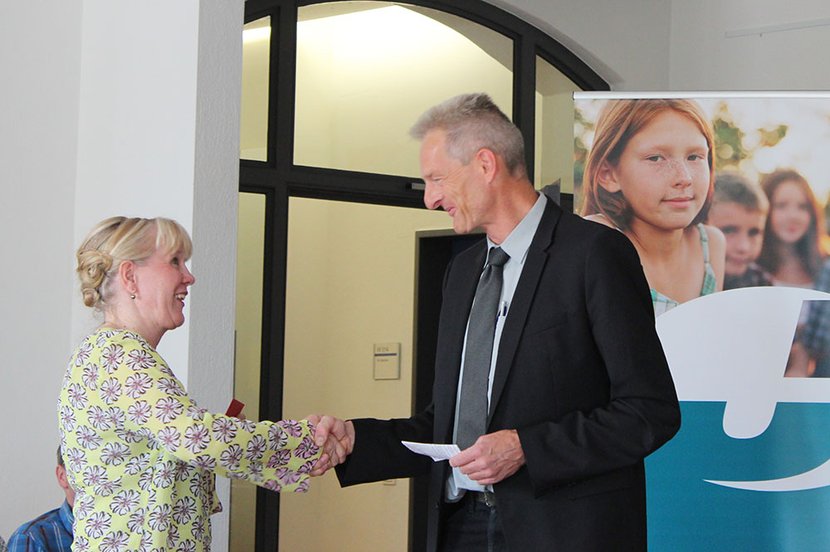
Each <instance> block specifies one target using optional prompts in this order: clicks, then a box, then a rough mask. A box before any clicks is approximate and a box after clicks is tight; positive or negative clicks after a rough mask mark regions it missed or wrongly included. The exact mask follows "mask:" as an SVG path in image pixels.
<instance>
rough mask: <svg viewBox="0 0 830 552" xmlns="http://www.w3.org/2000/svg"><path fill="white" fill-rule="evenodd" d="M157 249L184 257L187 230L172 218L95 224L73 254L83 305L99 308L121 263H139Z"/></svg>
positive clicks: (186, 255)
mask: <svg viewBox="0 0 830 552" xmlns="http://www.w3.org/2000/svg"><path fill="white" fill-rule="evenodd" d="M156 250H161V251H162V252H163V253H165V254H168V253H174V252H178V251H181V253H182V256H183V257H184V258H183V259H182V260H187V259H189V258H190V255H191V253H192V250H193V245H192V243H191V241H190V236H189V235H188V234H187V231H186V230H185V229H184V228H182V226H181V225H180V224H179V223H178V222H176V221H174V220H171V219H166V218H161V217H156V218H152V219H146V218H127V217H111V218H108V219H105V220H102V221H101V222H99V223H98V224H97V225H95V227H94V228H93V229H92V230H91V231H90V232H89V234H88V235H87V237H86V239H84V241H83V243H82V244H81V246H80V247H79V248H78V252H77V253H76V257H77V259H78V268H77V269H76V270H77V272H78V278H79V279H80V281H81V295H82V296H83V300H84V305H86V306H87V307H94V308H98V309H100V308H102V307H103V305H104V304H105V303H106V302H107V299H108V298H109V295H110V289H109V287H110V284H111V282H112V280H113V279H114V276H115V275H116V274H117V273H118V267H120V266H121V263H123V262H124V261H133V262H141V261H143V260H145V259H146V258H147V257H149V256H150V255H152V254H153V253H154V252H155V251H156Z"/></svg>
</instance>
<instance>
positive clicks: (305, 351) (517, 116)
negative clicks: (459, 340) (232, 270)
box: [231, 0, 608, 550]
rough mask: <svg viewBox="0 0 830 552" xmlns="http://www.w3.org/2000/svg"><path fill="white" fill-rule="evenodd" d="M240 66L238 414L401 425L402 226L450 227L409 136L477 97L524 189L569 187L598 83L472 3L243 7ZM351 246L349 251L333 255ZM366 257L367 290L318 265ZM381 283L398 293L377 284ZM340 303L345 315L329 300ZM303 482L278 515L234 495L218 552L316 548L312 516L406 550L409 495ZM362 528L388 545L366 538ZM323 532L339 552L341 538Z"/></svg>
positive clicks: (407, 232) (412, 541) (410, 534)
mask: <svg viewBox="0 0 830 552" xmlns="http://www.w3.org/2000/svg"><path fill="white" fill-rule="evenodd" d="M243 56H244V62H243V104H242V136H241V153H240V157H241V162H240V192H241V195H240V217H239V219H240V242H239V249H240V260H239V271H238V278H237V280H238V284H237V287H238V290H239V291H238V301H237V304H238V314H237V335H238V337H237V378H236V388H237V391H236V394H237V396H240V395H241V396H243V400H244V395H245V394H247V395H248V396H250V397H251V398H249V399H248V400H245V402H247V403H248V404H249V410H248V415H249V416H250V417H252V418H254V417H256V418H260V419H279V418H281V417H283V416H302V415H305V414H308V413H309V412H311V411H314V410H327V407H328V408H336V409H337V410H336V411H333V412H332V413H333V414H337V415H342V416H357V415H373V416H379V417H391V416H406V415H408V414H409V413H410V412H412V411H413V410H414V409H416V408H417V407H418V406H419V405H417V404H416V402H417V401H416V398H415V397H414V394H413V388H412V381H411V380H412V365H413V362H412V356H413V354H414V353H413V351H414V347H413V343H412V341H413V338H412V333H413V332H412V330H411V324H412V318H413V317H414V308H413V306H412V295H413V293H412V291H411V288H412V286H414V281H415V276H414V270H413V268H412V266H411V263H412V259H414V254H413V253H412V251H411V249H412V248H414V247H415V232H416V231H417V230H424V229H433V228H447V227H449V222H448V220H446V219H445V218H443V215H442V214H441V213H431V212H426V211H425V210H424V209H423V205H422V201H421V191H420V185H421V182H420V179H419V178H418V177H417V175H418V173H419V171H418V166H417V158H418V155H417V149H418V145H417V144H416V143H415V142H414V141H411V140H409V139H408V137H407V130H408V128H409V126H410V125H411V124H412V122H413V121H414V119H415V118H416V117H417V115H418V114H420V113H421V112H422V111H423V110H424V109H426V108H427V107H429V106H431V105H433V104H435V103H437V102H439V101H441V100H443V99H445V98H447V97H449V96H452V95H454V94H458V93H462V92H470V91H479V90H483V91H486V92H488V93H489V94H490V95H491V96H492V97H493V98H494V100H495V101H496V102H497V103H498V104H499V105H500V106H501V107H502V109H503V110H504V111H505V112H506V113H512V115H513V119H514V121H515V122H516V123H517V125H518V126H519V128H520V129H522V132H523V134H524V136H525V141H526V144H527V156H528V167H529V168H530V170H531V172H532V179H533V181H534V183H535V184H536V186H537V187H538V188H541V187H543V186H544V185H547V184H550V183H552V182H553V181H556V180H558V181H560V182H561V184H562V188H563V191H564V192H565V194H566V195H567V194H568V192H570V191H571V190H572V187H569V186H572V184H571V181H572V174H573V171H572V159H571V152H572V138H571V132H572V131H571V129H572V120H573V111H572V106H571V105H572V104H571V93H572V92H574V91H576V90H604V89H607V88H608V86H607V84H606V83H605V82H604V81H602V79H600V78H599V77H598V76H597V75H596V74H595V73H594V72H593V71H591V70H590V69H589V68H588V67H587V66H585V65H584V64H583V63H582V62H580V61H579V60H578V59H577V58H576V57H575V56H574V55H573V54H571V53H570V52H569V51H567V50H566V49H565V48H564V47H562V46H561V45H560V44H558V43H557V42H555V41H554V40H553V39H551V38H550V37H549V36H547V35H545V34H544V33H541V32H540V31H539V30H538V29H536V28H534V27H532V26H530V25H528V24H527V23H525V22H523V21H521V20H519V19H517V18H515V17H514V16H511V15H510V14H507V13H505V12H503V11H502V10H499V9H498V8H495V7H493V6H492V5H490V4H486V3H484V2H481V1H477V0H467V1H465V0H461V1H453V2H450V1H444V2H438V1H413V2H408V3H399V2H348V1H338V2H289V1H284V0H248V1H247V2H246V25H245V42H244V47H243ZM355 221H360V222H361V224H360V225H358V226H351V225H352V224H354V222H355ZM366 221H371V223H372V224H371V225H367V224H363V223H365V222H366ZM375 223H378V224H380V226H375ZM384 223H385V224H386V226H383V224H384ZM354 245H359V247H358V251H356V252H355V253H353V254H351V255H349V254H346V253H343V248H346V247H349V246H354ZM367 250H371V251H375V252H376V254H375V255H365V256H362V257H361V259H362V260H361V261H360V262H359V263H358V264H359V269H361V270H364V271H369V272H371V273H372V274H371V277H372V278H375V277H376V278H377V279H376V280H374V279H370V278H369V275H367V274H365V273H364V274H352V275H349V274H346V271H347V270H349V268H348V266H347V265H346V264H342V265H336V266H335V265H333V264H332V263H334V262H336V259H337V258H339V257H340V256H348V257H350V258H352V257H354V256H356V255H357V256H359V255H360V254H361V253H365V252H366V251H367ZM393 255H394V256H393ZM390 267H393V268H390ZM393 271H394V272H393ZM326 275H336V277H328V276H326ZM344 281H346V282H349V281H352V282H361V283H362V284H363V285H361V284H360V283H358V284H354V285H353V286H352V287H351V288H347V287H343V286H342V283H343V282H344ZM390 281H393V282H396V283H402V284H403V285H402V287H395V288H394V289H391V290H389V289H384V288H387V287H388V286H386V285H385V283H388V282H390ZM297 282H299V284H297ZM314 286H316V287H314ZM315 290H319V291H322V290H327V291H331V293H325V294H324V293H318V292H315ZM361 293H363V294H366V295H365V297H362V298H361V296H360V294H361ZM384 293H386V294H389V295H390V296H391V297H401V299H399V300H397V301H396V300H395V299H391V300H390V301H391V302H394V305H393V306H394V308H391V307H388V306H384V304H381V303H376V302H375V300H376V299H378V297H382V296H383V295H384ZM344 295H348V297H349V298H350V299H351V300H352V303H353V304H352V305H344V304H340V303H335V300H336V298H337V297H342V296H344ZM354 305H368V306H367V307H366V309H365V310H359V311H356V310H355V309H357V308H362V307H355V306H354ZM401 311H403V315H402V314H401ZM338 313H340V317H339V318H338ZM393 313H394V314H393ZM401 316H403V317H408V320H403V319H402V318H401ZM382 317H388V318H382ZM379 318H380V319H381V320H380V324H377V322H378V319H379ZM407 324H409V325H407ZM347 327H348V328H347ZM390 327H394V328H397V329H396V331H393V332H388V331H387V329H388V328H390ZM346 329H348V330H349V331H348V332H347V331H346ZM358 329H360V330H364V331H363V333H355V331H356V330H358ZM389 336H391V337H389ZM379 341H393V342H396V343H400V347H401V359H400V362H401V364H400V377H399V378H400V379H399V380H398V381H397V382H394V381H392V382H384V381H382V380H376V379H374V378H373V377H372V376H371V375H368V376H367V375H366V374H371V372H370V371H371V365H370V363H371V348H370V347H371V345H372V344H373V343H377V342H379ZM346 344H348V345H346ZM361 347H363V348H362V349H361ZM367 347H368V349H367ZM335 348H336V349H335ZM351 349H357V350H358V352H354V351H351ZM364 349H366V351H364V352H363V353H361V352H359V351H362V350H364ZM332 351H336V352H334V353H332ZM361 355H363V356H361ZM332 369H337V370H338V373H337V374H332V373H331V372H329V371H327V370H332ZM350 370H352V371H353V372H350ZM363 370H367V372H363ZM359 378H365V379H364V380H360V379H359ZM361 381H362V382H363V384H362V385H361V384H360V382H361ZM354 382H357V383H358V385H356V387H357V388H363V389H364V390H365V392H366V393H367V396H366V397H363V398H358V399H357V400H358V401H360V402H361V404H362V405H367V406H366V408H367V411H366V412H362V411H357V410H358V407H357V406H355V405H353V404H350V403H348V402H345V403H344V402H338V401H337V400H336V399H335V396H336V394H337V392H338V391H340V390H342V389H344V386H345V385H347V384H349V385H351V384H353V383H354ZM315 390H317V392H315ZM320 390H322V391H320ZM356 392H358V391H356V390H353V389H351V388H350V393H351V394H352V395H353V394H354V393H356ZM384 400H385V401H386V402H384ZM306 405H307V408H308V410H307V411H306V410H298V409H299V408H303V407H306ZM320 405H322V406H320ZM368 405H372V406H371V407H369V406H368ZM251 406H256V407H257V408H253V409H252V408H251ZM313 483H314V484H315V485H314V489H313V490H312V492H313V493H316V494H313V495H312V493H309V495H311V496H307V497H302V498H303V500H304V501H296V500H294V497H290V498H289V497H283V500H282V502H283V504H282V506H283V507H282V511H281V507H280V497H279V496H278V495H276V494H273V493H269V492H267V491H263V490H257V491H253V490H251V489H250V488H243V487H236V486H234V488H233V492H232V497H233V498H232V500H233V506H234V507H233V511H234V515H233V518H232V524H231V540H232V550H235V549H239V550H245V549H250V544H249V543H250V542H251V540H250V539H249V537H250V536H251V535H255V549H256V550H275V549H277V548H278V547H281V548H282V549H286V550H294V549H297V548H296V544H292V543H296V542H297V539H300V538H304V539H305V540H304V541H303V542H304V546H303V549H304V550H316V549H319V550H328V549H332V548H331V547H330V546H328V545H326V544H325V542H326V540H325V537H321V536H320V535H318V534H315V535H314V536H313V538H314V539H316V540H314V542H316V543H318V544H316V545H314V544H312V543H311V541H309V540H308V539H309V538H312V537H310V536H309V535H307V534H303V533H302V531H303V530H305V533H307V529H308V528H312V527H313V528H314V531H315V533H316V532H317V531H318V530H319V529H320V527H321V523H320V522H318V521H317V520H316V519H309V515H310V514H312V513H317V514H326V515H328V516H331V518H339V519H341V520H342V523H343V524H344V525H345V524H347V525H348V526H349V527H350V528H351V530H353V531H356V534H358V535H360V537H361V540H360V542H355V543H354V550H365V549H367V547H366V543H367V542H373V543H377V542H386V544H385V545H383V546H381V545H378V544H373V545H371V546H370V548H376V547H377V546H381V548H378V549H401V546H400V544H401V543H405V545H407V546H409V547H410V548H411V549H416V550H417V549H418V542H419V535H418V531H417V526H418V520H417V517H418V508H419V506H418V500H417V488H414V487H413V488H412V489H410V487H409V484H408V483H407V482H395V483H392V482H389V484H388V485H385V486H384V485H383V484H381V483H378V484H377V486H365V487H367V488H366V489H363V490H359V491H357V494H360V495H361V496H352V495H344V494H343V491H340V490H339V489H337V488H336V486H337V485H336V481H334V477H333V475H329V476H327V477H326V478H324V479H322V480H315V481H314V482H313ZM326 493H331V495H330V496H331V498H329V495H328V494H326ZM254 494H255V495H256V498H254ZM352 494H355V493H354V492H353V493H352ZM246 495H247V496H246ZM320 495H325V496H320ZM246 503H247V506H245V504H246ZM254 503H255V507H254ZM410 503H411V504H412V505H411V506H410ZM369 504H371V506H370V505H369ZM254 509H255V511H256V515H255V516H253V515H252V513H251V512H253V511H254ZM361 512H365V516H364V517H363V518H362V519H361V518H360V516H361V515H362V514H361ZM366 516H369V517H366ZM378 516H381V517H378ZM383 516H388V517H389V518H390V520H391V521H388V520H386V519H384V517H383ZM252 518H253V519H252ZM278 520H279V521H278ZM390 527H393V528H394V529H393V531H392V533H393V534H392V536H391V537H390V536H389V533H390V529H389V528H390ZM295 530H298V531H300V533H298V534H297V535H295V536H292V535H291V533H292V532H294V531H295ZM333 530H334V531H339V530H338V529H336V528H335V529H333ZM373 530H376V531H379V532H383V533H384V534H385V535H386V537H388V538H390V539H392V540H387V541H377V540H373V539H375V537H372V536H370V532H371V531H373ZM240 536H242V537H244V538H243V539H242V540H240ZM386 537H384V538H386ZM337 538H338V539H339V541H338V542H340V543H341V547H340V548H339V549H344V548H342V546H343V545H344V543H343V533H342V532H339V534H338V537H337ZM378 538H380V537H378ZM246 539H247V540H246ZM243 542H245V543H246V544H241V543H243ZM348 544H349V543H348V539H347V541H346V542H345V546H348ZM345 549H349V548H345Z"/></svg>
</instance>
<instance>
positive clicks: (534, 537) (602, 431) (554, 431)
mask: <svg viewBox="0 0 830 552" xmlns="http://www.w3.org/2000/svg"><path fill="white" fill-rule="evenodd" d="M486 247H487V246H486V242H484V241H482V243H481V244H477V245H475V246H473V247H471V248H470V249H468V250H467V251H464V252H463V253H460V254H459V255H458V256H457V257H456V258H455V259H454V260H453V261H452V262H451V264H450V266H449V267H448V268H447V273H446V276H445V281H444V292H443V304H442V308H441V318H440V325H439V332H438V345H437V354H436V367H435V383H434V386H433V397H432V401H433V402H432V404H431V405H430V406H429V407H428V408H427V409H426V410H425V411H424V412H421V413H419V414H417V415H415V416H413V417H412V418H408V419H396V420H388V421H381V420H370V419H363V420H354V425H355V432H356V437H355V443H354V450H353V452H352V454H351V456H350V457H349V458H348V460H347V461H346V462H345V463H344V464H342V465H341V466H339V467H338V469H337V473H338V477H339V479H340V483H341V484H342V485H344V486H346V485H353V484H357V483H365V482H369V481H378V480H383V479H389V478H399V477H408V476H413V475H420V474H425V473H430V470H431V478H430V494H429V497H430V498H429V501H430V502H429V503H430V505H431V508H430V514H429V522H428V536H427V549H428V550H430V551H432V550H435V549H436V547H437V544H438V539H439V533H440V523H439V521H440V519H441V509H442V508H443V507H444V501H443V496H444V486H445V482H446V479H447V476H448V469H449V467H448V463H447V462H436V463H433V462H432V461H431V460H429V459H428V458H426V457H423V456H418V455H415V454H413V453H411V452H409V451H408V450H407V449H406V448H404V447H403V446H402V445H401V444H400V441H401V440H408V441H420V442H435V443H450V442H452V429H453V418H454V413H455V401H456V394H457V387H458V377H459V370H460V364H461V362H460V359H461V350H462V347H463V344H464V333H465V329H466V325H467V318H468V316H469V312H470V306H471V304H472V300H473V295H474V293H475V288H476V284H477V281H478V278H479V274H480V273H481V270H482V267H483V265H484V260H485V255H486ZM679 426H680V411H679V408H678V403H677V396H676V394H675V390H674V384H673V382H672V379H671V375H670V373H669V369H668V365H667V363H666V358H665V356H664V354H663V349H662V347H661V345H660V341H659V340H658V337H657V333H656V330H655V324H654V314H653V307H652V304H651V299H650V295H649V289H648V285H647V283H646V279H645V276H644V275H643V271H642V267H641V265H640V260H639V257H638V256H637V253H636V250H635V249H634V247H633V246H632V244H631V243H630V242H629V241H628V238H626V237H625V235H623V234H622V233H621V232H618V231H617V230H613V229H611V228H608V227H605V226H602V225H600V224H597V223H594V222H589V221H585V220H583V219H581V218H579V217H577V216H575V215H573V214H570V213H566V212H564V211H562V209H560V208H559V207H558V206H557V205H556V204H555V203H553V202H552V201H550V200H548V203H547V206H546V208H545V212H544V215H543V217H542V220H541V223H540V225H539V228H538V230H537V231H536V235H535V236H534V238H533V241H532V243H531V245H530V249H529V251H528V254H527V259H526V261H525V265H524V268H523V270H522V274H521V277H520V280H519V284H518V286H517V288H516V291H515V294H514V296H513V300H512V302H511V304H510V309H509V312H508V314H507V320H506V321H505V324H504V329H503V332H502V337H501V343H500V345H499V351H498V360H497V365H496V370H495V381H494V384H493V391H492V397H491V402H490V415H489V422H488V430H487V431H488V432H489V433H492V432H495V431H498V430H501V429H516V430H517V431H518V434H519V438H520V440H521V444H522V449H523V450H524V453H525V458H526V464H525V465H524V466H523V467H521V468H520V469H519V471H518V472H516V473H515V474H514V475H512V476H511V477H508V478H506V479H505V480H503V481H502V482H500V483H498V484H496V485H495V486H494V492H495V494H496V500H497V502H498V508H499V511H500V514H501V518H502V525H503V529H504V535H505V538H506V540H507V544H508V546H509V548H510V550H515V551H517V552H525V551H535V550H567V551H578V552H588V551H592V550H596V551H603V552H606V551H609V550H624V551H628V550H645V549H646V506H645V498H646V497H645V471H644V465H643V459H644V458H645V456H647V455H648V454H649V453H651V452H652V451H654V450H655V449H657V448H658V447H660V446H661V445H662V444H663V443H665V442H666V441H667V440H669V439H670V438H671V437H672V436H673V435H674V434H675V433H676V432H677V430H678V428H679Z"/></svg>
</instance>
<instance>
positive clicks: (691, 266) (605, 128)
mask: <svg viewBox="0 0 830 552" xmlns="http://www.w3.org/2000/svg"><path fill="white" fill-rule="evenodd" d="M713 147H714V136H713V132H712V127H711V124H710V123H709V121H708V119H707V118H706V115H705V114H704V113H703V111H702V110H701V108H700V106H699V105H698V104H697V102H694V101H692V100H686V99H641V100H609V101H608V102H607V103H606V105H605V106H604V107H603V109H602V111H601V112H600V115H599V119H598V120H597V125H596V132H595V134H594V141H593V145H592V147H591V151H590V152H589V154H588V158H587V160H586V164H585V176H584V182H583V189H584V191H585V194H584V202H583V206H582V209H581V214H582V215H583V216H584V217H585V218H587V219H589V220H593V221H596V222H600V223H602V224H606V225H607V226H611V227H613V228H617V229H618V230H620V231H622V232H624V233H625V235H626V236H628V238H629V239H630V240H631V241H632V243H633V244H634V246H635V247H636V249H637V252H638V253H639V254H640V261H641V262H642V264H643V270H644V271H645V274H646V278H647V279H648V282H649V286H650V287H651V298H652V303H653V304H654V312H655V315H657V316H659V315H660V314H662V313H664V312H666V311H668V310H669V309H671V308H674V307H676V306H677V305H679V304H680V303H684V302H686V301H689V300H691V299H694V298H696V297H700V296H702V295H708V294H710V293H714V292H715V291H719V290H721V289H722V288H723V271H724V259H725V249H726V244H725V239H724V237H723V234H722V233H721V232H720V230H718V229H717V228H714V227H711V226H707V225H704V224H703V220H705V218H706V212H707V210H708V206H709V203H710V202H711V198H712V193H713V189H714V180H715V178H714V161H713V159H714V157H713Z"/></svg>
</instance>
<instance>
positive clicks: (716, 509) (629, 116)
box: [574, 93, 830, 552]
mask: <svg viewBox="0 0 830 552" xmlns="http://www.w3.org/2000/svg"><path fill="white" fill-rule="evenodd" d="M574 100H575V114H576V115H575V125H574V155H575V165H574V166H575V169H574V171H575V174H574V182H575V189H574V209H575V211H576V212H577V213H578V214H580V215H581V216H583V217H586V218H588V219H590V220H594V221H596V222H597V223H599V224H605V225H608V226H610V227H613V228H616V229H618V230H619V231H620V232H623V233H624V234H625V235H626V236H628V237H629V239H631V241H632V243H633V244H634V246H635V247H636V249H637V251H638V252H639V254H640V259H641V262H642V264H643V269H644V272H645V274H646V278H647V279H648V282H649V286H650V287H651V296H652V303H653V305H654V309H655V314H656V316H657V318H656V321H657V330H658V333H659V334H660V338H661V341H662V343H663V347H664V349H665V352H666V356H667V357H668V359H669V365H670V367H671V371H672V376H673V377H674V381H675V385H676V387H677V392H678V397H679V398H680V401H681V409H682V415H683V421H682V427H681V430H680V432H679V433H678V434H677V436H676V437H675V438H674V439H673V440H671V441H670V442H669V443H668V444H667V445H665V446H664V447H663V448H662V449H660V450H658V451H657V452H656V453H654V454H653V455H651V456H650V457H649V458H648V460H647V474H648V522H649V549H650V550H655V551H658V552H660V551H673V552H674V551H684V550H689V551H692V550H694V551H699V550H752V551H765V550H769V551H788V550H792V551H805V550H830V522H828V520H830V438H829V437H828V435H830V431H828V428H830V404H828V403H830V301H828V299H830V293H828V292H830V261H828V259H830V257H828V254H829V253H830V247H828V241H830V239H829V238H828V228H827V223H826V221H827V220H828V219H829V218H830V217H827V216H825V212H826V211H827V210H828V208H830V206H828V195H829V194H830V94H827V93H813V94H810V93H804V94H767V93H689V94H682V93H661V94H619V93H616V94H615V93H577V94H575V95H574Z"/></svg>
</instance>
